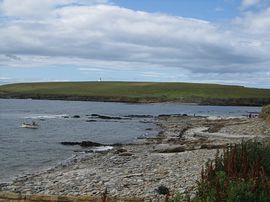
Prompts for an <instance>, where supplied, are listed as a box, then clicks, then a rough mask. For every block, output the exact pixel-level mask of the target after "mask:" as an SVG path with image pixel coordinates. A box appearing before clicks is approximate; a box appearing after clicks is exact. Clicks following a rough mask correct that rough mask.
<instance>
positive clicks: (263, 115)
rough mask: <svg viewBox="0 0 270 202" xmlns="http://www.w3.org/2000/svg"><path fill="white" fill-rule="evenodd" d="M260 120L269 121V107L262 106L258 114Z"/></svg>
mask: <svg viewBox="0 0 270 202" xmlns="http://www.w3.org/2000/svg"><path fill="white" fill-rule="evenodd" d="M260 118H262V119H264V120H268V121H270V105H267V106H264V107H263V108H262V112H261V113H260Z"/></svg>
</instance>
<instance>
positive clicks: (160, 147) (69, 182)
mask: <svg viewBox="0 0 270 202" xmlns="http://www.w3.org/2000/svg"><path fill="white" fill-rule="evenodd" d="M152 121H153V122H155V123H156V124H157V125H158V126H160V128H161V131H160V132H159V134H158V135H157V136H156V137H151V138H145V139H138V140H137V141H136V142H134V143H133V144H129V145H122V146H117V147H115V148H114V149H112V150H110V151H107V152H103V153H93V154H89V155H88V154H87V155H86V156H85V158H82V159H79V160H78V159H76V158H74V159H73V160H72V161H71V162H70V163H69V164H63V165H58V166H56V167H54V168H51V169H49V170H46V171H44V172H40V173H35V174H32V175H27V176H23V177H20V178H17V179H15V180H14V181H13V182H12V183H10V184H5V185H2V186H1V187H0V191H14V192H20V193H23V194H38V195H44V194H45V195H46V194H50V195H74V196H78V195H94V196H100V195H101V194H102V193H104V191H105V190H107V192H108V194H109V195H110V196H121V197H128V196H134V197H143V198H149V197H150V198H151V197H154V195H156V194H157V193H156V189H157V188H158V187H159V186H161V185H164V186H166V187H168V188H169V190H170V194H171V195H174V194H176V193H177V192H189V193H193V191H194V188H195V185H196V181H197V180H198V179H199V177H200V171H201V168H202V166H203V165H204V164H205V162H206V161H207V160H208V159H213V158H214V156H215V154H216V149H217V148H223V147H224V146H225V145H226V144H229V143H235V142H239V141H242V139H243V137H246V138H245V139H253V138H255V137H256V136H258V137H257V138H259V139H265V138H268V139H269V136H270V135H269V134H270V126H269V125H267V124H266V123H265V122H263V121H262V120H260V119H257V118H255V119H238V118H235V119H219V120H215V119H214V120H211V119H208V118H205V117H186V116H163V117H159V118H154V119H152ZM241 131H243V132H241ZM240 133H241V134H240ZM217 134H223V136H221V137H218V138H217V136H216V135H217ZM237 136H238V138H237ZM232 137H233V138H232Z"/></svg>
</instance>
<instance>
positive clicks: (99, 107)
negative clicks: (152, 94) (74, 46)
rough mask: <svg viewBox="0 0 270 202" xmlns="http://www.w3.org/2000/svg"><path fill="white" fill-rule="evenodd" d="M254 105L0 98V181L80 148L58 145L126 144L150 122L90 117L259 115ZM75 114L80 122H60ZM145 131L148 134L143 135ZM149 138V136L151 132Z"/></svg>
mask: <svg viewBox="0 0 270 202" xmlns="http://www.w3.org/2000/svg"><path fill="white" fill-rule="evenodd" d="M259 111H260V108H259V107H224V106H197V105H183V104H173V103H165V104H124V103H103V102H78V101H76V102H75V101H74V102H73V101H48V100H30V99H25V100H16V99H0V162H1V163H0V182H4V181H9V180H10V179H12V177H15V176H16V175H20V174H23V173H28V172H32V171H34V170H40V169H45V168H48V167H50V166H53V165H55V164H56V163H57V162H60V161H62V160H65V159H68V158H69V157H71V156H72V155H73V154H74V150H75V149H79V147H77V148H76V147H69V146H63V145H61V144H59V142H62V141H84V140H90V141H94V142H100V143H126V142H130V141H132V140H133V139H135V138H136V137H138V136H141V135H143V134H145V133H146V129H147V128H153V130H152V131H150V133H152V135H153V134H155V133H156V132H157V128H156V126H155V125H154V124H149V123H141V122H140V120H141V119H138V118H134V119H132V120H118V121H117V120H107V121H105V120H99V121H97V122H86V120H87V119H88V117H87V115H89V114H102V115H109V116H126V115H159V114H183V113H186V114H190V115H193V114H196V115H208V116H242V115H247V114H248V113H249V112H259ZM65 115H67V116H73V115H79V116H80V117H81V118H79V119H75V118H68V119H66V118H63V116H65ZM33 120H35V121H37V122H38V123H39V125H40V127H39V129H37V130H31V129H25V128H20V125H21V123H22V122H31V121H33ZM147 132H148V133H149V131H147ZM150 135H151V134H150Z"/></svg>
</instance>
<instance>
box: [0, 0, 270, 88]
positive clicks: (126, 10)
mask: <svg viewBox="0 0 270 202" xmlns="http://www.w3.org/2000/svg"><path fill="white" fill-rule="evenodd" d="M99 78H102V80H117V81H166V82H173V81H178V82H201V83H221V84H236V85H244V86H250V87H263V88H270V0H200V1H198V0H169V1H168V0H0V84H4V83H13V82H33V81H89V80H90V81H96V80H98V79H99Z"/></svg>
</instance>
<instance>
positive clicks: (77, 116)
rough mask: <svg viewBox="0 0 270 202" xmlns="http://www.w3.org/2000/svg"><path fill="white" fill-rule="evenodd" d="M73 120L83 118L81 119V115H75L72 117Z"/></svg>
mask: <svg viewBox="0 0 270 202" xmlns="http://www.w3.org/2000/svg"><path fill="white" fill-rule="evenodd" d="M72 118H76V119H78V118H81V117H80V116H79V115H74V116H72Z"/></svg>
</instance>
